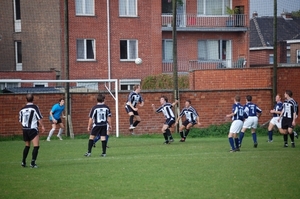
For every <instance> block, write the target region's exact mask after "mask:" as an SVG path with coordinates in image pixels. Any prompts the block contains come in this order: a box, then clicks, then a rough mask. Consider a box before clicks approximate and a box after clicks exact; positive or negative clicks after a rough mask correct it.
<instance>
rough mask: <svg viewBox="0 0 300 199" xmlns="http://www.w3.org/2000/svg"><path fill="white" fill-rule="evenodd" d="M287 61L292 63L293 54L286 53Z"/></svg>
mask: <svg viewBox="0 0 300 199" xmlns="http://www.w3.org/2000/svg"><path fill="white" fill-rule="evenodd" d="M286 63H287V64H290V63H291V54H289V53H287V54H286Z"/></svg>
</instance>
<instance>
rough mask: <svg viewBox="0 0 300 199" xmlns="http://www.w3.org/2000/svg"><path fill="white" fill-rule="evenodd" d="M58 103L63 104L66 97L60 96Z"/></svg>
mask: <svg viewBox="0 0 300 199" xmlns="http://www.w3.org/2000/svg"><path fill="white" fill-rule="evenodd" d="M58 103H59V104H60V105H61V106H62V105H63V104H64V103H65V99H64V98H59V100H58Z"/></svg>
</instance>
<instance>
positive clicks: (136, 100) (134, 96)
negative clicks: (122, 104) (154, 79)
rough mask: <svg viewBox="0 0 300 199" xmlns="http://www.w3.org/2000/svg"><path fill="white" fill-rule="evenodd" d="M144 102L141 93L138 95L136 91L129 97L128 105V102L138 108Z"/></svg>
mask: <svg viewBox="0 0 300 199" xmlns="http://www.w3.org/2000/svg"><path fill="white" fill-rule="evenodd" d="M143 101H144V100H143V98H142V96H141V95H140V94H139V93H136V92H134V91H132V92H131V93H130V94H129V95H128V99H127V105H128V102H130V103H131V104H132V106H133V107H136V105H137V104H138V103H142V102H143Z"/></svg>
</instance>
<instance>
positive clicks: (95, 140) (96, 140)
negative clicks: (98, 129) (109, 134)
mask: <svg viewBox="0 0 300 199" xmlns="http://www.w3.org/2000/svg"><path fill="white" fill-rule="evenodd" d="M99 140H100V134H99V135H97V136H95V138H94V143H93V147H96V142H98V141H99Z"/></svg>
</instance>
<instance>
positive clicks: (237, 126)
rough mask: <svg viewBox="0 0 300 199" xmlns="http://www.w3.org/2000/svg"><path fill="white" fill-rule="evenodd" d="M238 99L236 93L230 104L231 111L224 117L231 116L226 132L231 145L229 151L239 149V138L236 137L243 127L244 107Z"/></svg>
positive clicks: (239, 98)
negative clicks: (227, 131)
mask: <svg viewBox="0 0 300 199" xmlns="http://www.w3.org/2000/svg"><path fill="white" fill-rule="evenodd" d="M240 101H241V97H240V96H238V95H237V96H235V97H234V104H233V105H232V113H230V114H228V115H226V117H231V118H232V123H231V126H230V130H229V133H228V140H229V144H230V146H231V150H230V152H236V151H240V148H239V138H238V137H237V134H238V133H239V132H240V131H241V129H242V127H243V121H244V108H243V106H242V105H241V104H240ZM234 144H235V146H234Z"/></svg>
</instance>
